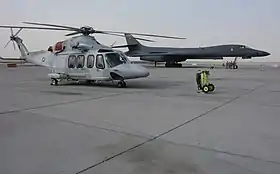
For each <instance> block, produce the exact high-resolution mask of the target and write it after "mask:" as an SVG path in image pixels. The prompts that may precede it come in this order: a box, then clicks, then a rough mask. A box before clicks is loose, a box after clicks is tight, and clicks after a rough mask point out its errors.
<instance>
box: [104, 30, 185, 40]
mask: <svg viewBox="0 0 280 174" xmlns="http://www.w3.org/2000/svg"><path fill="white" fill-rule="evenodd" d="M104 32H106V33H118V34H125V33H129V34H133V35H139V36H151V37H161V38H168V39H186V38H184V37H175V36H164V35H156V34H143V33H131V32H117V31H104Z"/></svg>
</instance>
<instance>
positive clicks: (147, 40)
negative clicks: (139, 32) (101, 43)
mask: <svg viewBox="0 0 280 174" xmlns="http://www.w3.org/2000/svg"><path fill="white" fill-rule="evenodd" d="M103 34H108V35H112V36H119V37H125V36H124V35H120V34H113V33H103ZM135 39H138V40H142V41H146V42H155V41H153V40H149V39H143V38H138V37H135Z"/></svg>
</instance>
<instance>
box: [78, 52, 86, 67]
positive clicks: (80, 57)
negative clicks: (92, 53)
mask: <svg viewBox="0 0 280 174" xmlns="http://www.w3.org/2000/svg"><path fill="white" fill-rule="evenodd" d="M84 65H85V56H84V55H78V56H77V68H83V67H84Z"/></svg>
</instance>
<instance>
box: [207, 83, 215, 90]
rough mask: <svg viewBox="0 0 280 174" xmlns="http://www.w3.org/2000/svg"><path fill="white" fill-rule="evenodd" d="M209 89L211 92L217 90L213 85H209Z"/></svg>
mask: <svg viewBox="0 0 280 174" xmlns="http://www.w3.org/2000/svg"><path fill="white" fill-rule="evenodd" d="M208 88H209V91H210V92H213V91H214V90H215V86H214V85H213V84H211V83H210V84H209V85H208Z"/></svg>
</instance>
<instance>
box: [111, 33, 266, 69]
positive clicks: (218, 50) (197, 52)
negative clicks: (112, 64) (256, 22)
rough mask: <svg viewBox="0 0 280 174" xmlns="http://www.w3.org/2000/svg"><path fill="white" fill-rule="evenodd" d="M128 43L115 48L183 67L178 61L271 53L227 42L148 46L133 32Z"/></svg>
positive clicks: (243, 57) (127, 36)
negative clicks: (198, 45) (212, 44)
mask: <svg viewBox="0 0 280 174" xmlns="http://www.w3.org/2000/svg"><path fill="white" fill-rule="evenodd" d="M125 38H126V42H127V45H120V46H114V47H113V48H124V47H127V48H128V51H127V52H125V54H126V55H127V56H129V57H140V60H145V61H152V62H155V66H156V63H157V62H166V64H165V67H182V64H180V63H178V62H183V61H186V60H187V59H223V57H236V58H237V57H241V58H242V59H251V58H252V57H264V56H268V55H270V53H268V52H266V51H262V50H257V49H253V48H250V47H248V46H245V45H239V44H227V45H216V46H207V47H198V48H172V47H148V46H145V45H142V44H141V43H139V42H138V41H137V40H136V39H135V38H134V37H133V36H132V35H131V34H129V33H125Z"/></svg>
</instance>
